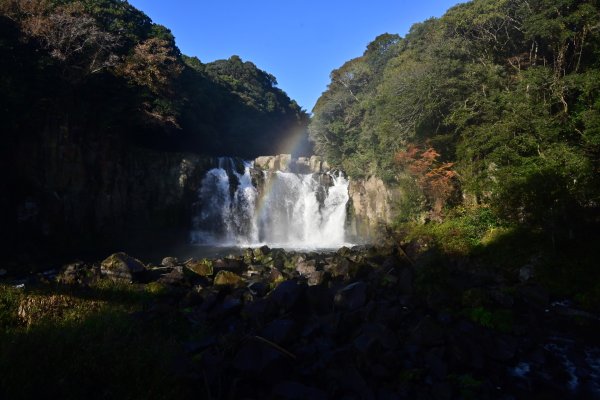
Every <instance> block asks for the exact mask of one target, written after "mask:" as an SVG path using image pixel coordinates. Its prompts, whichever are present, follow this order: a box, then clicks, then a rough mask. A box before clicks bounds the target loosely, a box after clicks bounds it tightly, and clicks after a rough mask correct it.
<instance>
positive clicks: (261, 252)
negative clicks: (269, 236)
mask: <svg viewBox="0 0 600 400" xmlns="http://www.w3.org/2000/svg"><path fill="white" fill-rule="evenodd" d="M270 252H271V249H270V248H269V246H267V245H264V246H261V247H257V248H255V249H254V250H252V253H253V254H254V258H257V259H262V258H263V257H264V256H266V255H267V254H269V253H270Z"/></svg>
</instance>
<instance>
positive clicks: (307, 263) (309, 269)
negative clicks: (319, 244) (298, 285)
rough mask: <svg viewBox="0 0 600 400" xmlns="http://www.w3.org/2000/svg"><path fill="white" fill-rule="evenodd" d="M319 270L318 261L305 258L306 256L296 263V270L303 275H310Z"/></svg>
mask: <svg viewBox="0 0 600 400" xmlns="http://www.w3.org/2000/svg"><path fill="white" fill-rule="evenodd" d="M316 270H317V261H316V260H304V258H299V259H298V261H297V264H296V271H298V273H299V274H300V275H302V276H310V275H311V274H312V273H313V272H315V271H316Z"/></svg>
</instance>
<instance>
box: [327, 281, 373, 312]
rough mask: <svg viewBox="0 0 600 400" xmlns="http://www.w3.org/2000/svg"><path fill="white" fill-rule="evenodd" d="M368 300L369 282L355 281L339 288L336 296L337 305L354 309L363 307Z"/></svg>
mask: <svg viewBox="0 0 600 400" xmlns="http://www.w3.org/2000/svg"><path fill="white" fill-rule="evenodd" d="M366 301H367V284H366V283H364V282H354V283H351V284H350V285H348V286H346V287H344V288H343V289H341V290H339V291H338V292H337V293H336V294H335V297H334V303H335V305H336V307H338V308H340V309H342V310H347V311H352V310H356V309H357V308H359V307H362V306H363V305H364V304H365V302H366Z"/></svg>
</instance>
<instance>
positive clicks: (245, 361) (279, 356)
mask: <svg viewBox="0 0 600 400" xmlns="http://www.w3.org/2000/svg"><path fill="white" fill-rule="evenodd" d="M287 364H288V357H287V356H286V355H284V354H283V353H282V352H281V351H279V350H277V349H276V348H275V347H273V346H271V345H269V344H268V343H265V342H263V341H260V340H256V339H251V340H248V341H246V342H245V343H244V344H243V345H242V347H241V348H240V349H239V350H238V352H237V353H236V355H235V356H234V358H233V361H232V365H233V367H234V368H235V369H237V370H239V371H241V372H245V373H249V374H251V375H255V376H259V375H261V374H266V373H269V372H273V371H276V370H277V369H281V370H286V365H287Z"/></svg>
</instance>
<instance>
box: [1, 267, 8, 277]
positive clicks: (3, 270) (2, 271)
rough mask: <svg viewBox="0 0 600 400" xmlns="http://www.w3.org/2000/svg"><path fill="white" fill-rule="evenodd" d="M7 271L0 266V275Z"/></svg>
mask: <svg viewBox="0 0 600 400" xmlns="http://www.w3.org/2000/svg"><path fill="white" fill-rule="evenodd" d="M7 273H8V271H7V270H5V269H2V268H0V276H4V275H6V274H7Z"/></svg>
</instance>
